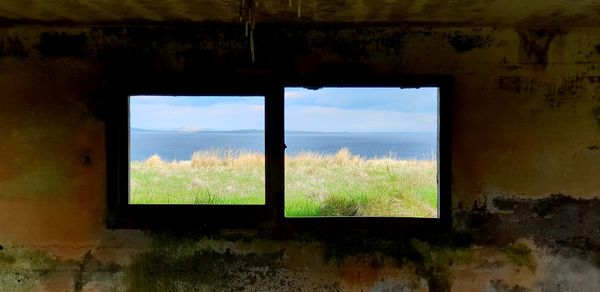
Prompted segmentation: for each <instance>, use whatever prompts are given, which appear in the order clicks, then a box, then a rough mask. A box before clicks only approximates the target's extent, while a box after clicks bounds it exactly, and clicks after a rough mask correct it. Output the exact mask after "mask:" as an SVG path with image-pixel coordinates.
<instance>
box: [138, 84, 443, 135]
mask: <svg viewBox="0 0 600 292" xmlns="http://www.w3.org/2000/svg"><path fill="white" fill-rule="evenodd" d="M437 96H438V91H437V88H420V89H415V88H410V89H400V88H322V89H319V90H310V89H305V88H286V90H285V128H286V131H316V132H435V131H436V130H437ZM130 119H131V120H130V125H131V127H132V128H141V129H153V130H184V131H185V130H189V131H195V130H224V131H230V130H242V129H258V130H262V129H264V97H262V96H254V97H219V96H213V97H205V96H202V97H193V96H188V97H181V96H179V97H176V96H131V97H130Z"/></svg>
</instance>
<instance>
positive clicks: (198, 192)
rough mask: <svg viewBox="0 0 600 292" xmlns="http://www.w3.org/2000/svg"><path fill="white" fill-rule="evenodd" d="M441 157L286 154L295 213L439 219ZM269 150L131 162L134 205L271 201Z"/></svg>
mask: <svg viewBox="0 0 600 292" xmlns="http://www.w3.org/2000/svg"><path fill="white" fill-rule="evenodd" d="M436 173H437V170H436V161H435V160H426V161H423V160H420V161H417V160H397V159H393V158H390V157H384V158H378V159H368V160H367V159H363V158H361V157H359V156H355V155H352V154H351V153H350V152H349V151H348V150H347V149H345V148H342V149H340V150H339V151H338V152H337V153H336V154H334V155H319V154H316V153H310V152H305V153H301V154H298V155H296V156H288V157H286V174H285V176H286V182H285V191H286V206H285V212H286V216H287V217H298V216H386V217H388V216H390V217H436V216H437V211H436V208H437V186H436ZM264 189H265V179H264V156H263V155H262V154H256V153H248V152H235V151H224V150H214V151H208V152H196V153H194V155H193V156H192V159H191V160H189V161H174V162H165V161H163V160H161V159H160V157H158V156H152V157H150V158H149V159H148V160H146V161H138V162H132V163H131V198H130V200H131V203H132V204H264V202H265V201H264Z"/></svg>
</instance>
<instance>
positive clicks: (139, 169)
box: [129, 96, 265, 205]
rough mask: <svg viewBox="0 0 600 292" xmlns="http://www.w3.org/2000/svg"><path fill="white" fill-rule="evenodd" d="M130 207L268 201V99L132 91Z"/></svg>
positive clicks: (130, 105)
mask: <svg viewBox="0 0 600 292" xmlns="http://www.w3.org/2000/svg"><path fill="white" fill-rule="evenodd" d="M129 117H130V118H129V119H130V120H129V123H130V128H129V136H130V185H129V188H130V193H129V203H130V204H210V205H258V204H264V203H265V158H264V149H265V147H264V140H265V138H264V137H265V136H264V97H262V96H260V97H237V96H236V97H233V96H131V97H130V99H129Z"/></svg>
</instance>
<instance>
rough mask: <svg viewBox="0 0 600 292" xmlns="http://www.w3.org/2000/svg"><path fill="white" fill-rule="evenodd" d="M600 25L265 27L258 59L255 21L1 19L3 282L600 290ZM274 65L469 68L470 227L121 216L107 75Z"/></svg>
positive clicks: (149, 287)
mask: <svg viewBox="0 0 600 292" xmlns="http://www.w3.org/2000/svg"><path fill="white" fill-rule="evenodd" d="M599 35H600V29H595V28H569V29H557V28H548V27H545V28H527V27H519V28H509V27H504V28H494V27H467V28H465V27H462V28H461V27H456V28H447V27H446V28H435V27H433V28H425V27H423V28H400V27H396V28H393V27H379V28H374V27H372V28H353V29H344V28H343V27H341V26H322V27H312V28H311V27H303V26H295V27H284V26H276V25H272V26H259V27H258V28H257V31H256V58H257V63H256V64H252V63H251V62H250V54H249V50H248V46H247V40H246V39H244V37H243V27H242V26H241V25H240V26H237V25H218V26H217V25H198V26H131V27H77V26H75V27H35V26H23V27H10V28H2V29H0V133H2V135H1V136H0V137H1V139H0V153H2V155H1V156H0V244H1V246H2V247H1V248H0V290H3V291H13V290H30V289H33V290H36V291H63V290H76V291H81V290H87V291H110V290H129V291H157V290H158V291H172V290H180V291H190V290H192V289H205V290H237V289H240V288H246V289H248V290H260V289H262V290H273V291H282V290H284V291H287V290H334V291H335V290H350V291H351V290H375V291H409V290H421V291H423V290H428V289H430V290H433V291H444V290H453V291H471V290H484V291H527V290H534V291H537V290H544V291H595V290H598V289H600V211H599V210H600V197H599V196H600V179H599V177H598V173H600V96H599V95H598V92H600V67H599V66H600V63H599V62H600V43H598V36H599ZM256 67H261V68H272V69H274V70H276V71H280V72H281V73H282V74H288V75H298V76H309V75H311V74H318V73H319V72H336V70H339V69H340V68H345V69H348V68H350V70H356V72H364V71H365V70H366V71H371V72H375V73H391V72H396V73H397V72H402V73H405V74H448V75H452V76H453V77H454V79H455V89H454V104H453V114H454V117H453V123H454V124H453V131H454V136H453V142H452V154H453V159H452V163H453V192H452V196H453V203H454V208H455V211H454V228H453V230H452V231H451V232H445V233H443V234H432V235H427V236H423V235H421V236H418V237H409V236H405V235H403V234H401V233H400V232H398V234H392V235H387V236H375V237H364V236H363V234H347V233H342V232H340V233H339V234H333V235H330V236H317V235H314V234H313V235H311V234H298V235H294V236H287V237H284V238H282V237H281V236H279V235H274V234H270V233H269V232H264V231H257V230H247V231H235V230H233V231H232V230H225V231H220V232H212V233H210V234H204V233H186V234H177V233H168V232H150V231H141V230H107V229H106V227H105V216H106V203H105V202H106V199H105V192H106V183H105V177H106V170H105V167H106V154H105V150H104V125H105V121H106V119H110V118H111V117H110V116H106V115H105V114H103V110H102V105H103V100H106V99H108V98H111V97H110V96H106V93H105V91H104V90H103V88H104V87H105V86H106V84H107V83H109V82H112V81H114V80H118V79H119V78H131V79H133V80H135V79H137V80H138V81H139V80H140V79H142V78H146V77H149V76H156V75H160V76H164V77H177V76H191V74H198V73H205V72H211V70H217V69H220V70H229V69H231V68H234V69H248V68H250V69H252V68H256ZM223 68H225V69H223ZM142 72H144V73H142ZM136 76H137V77H136Z"/></svg>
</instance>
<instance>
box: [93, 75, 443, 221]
mask: <svg viewBox="0 0 600 292" xmlns="http://www.w3.org/2000/svg"><path fill="white" fill-rule="evenodd" d="M332 76H333V75H332ZM346 77H347V76H346ZM220 80H227V81H219V80H218V79H217V78H215V79H210V80H206V79H205V80H204V81H202V82H199V81H197V80H193V81H190V80H183V81H180V80H173V79H168V80H163V81H157V82H153V83H152V82H144V83H142V84H128V85H125V84H123V83H122V82H121V83H120V84H119V85H117V86H113V87H110V88H109V89H108V90H106V92H105V93H104V94H105V95H106V96H107V98H106V101H105V106H106V108H105V110H106V139H105V143H106V151H107V159H106V169H107V205H108V210H107V225H108V227H109V228H113V229H121V228H125V229H130V228H136V229H183V230H192V229H207V228H208V229H221V228H258V229H281V230H288V231H290V230H291V231H294V230H308V231H312V230H314V231H319V230H324V231H327V232H329V231H331V230H348V229H362V230H396V231H398V230H399V231H405V232H412V231H423V230H427V231H432V230H439V229H447V228H450V227H451V203H452V202H451V180H452V177H451V137H452V135H451V129H452V124H451V122H452V118H451V114H452V86H451V85H452V80H451V79H450V77H448V76H398V75H394V76H389V75H387V76H383V77H382V76H372V77H365V76H355V77H351V78H324V77H323V76H322V75H321V76H315V77H314V79H310V78H296V79H289V80H278V79H275V78H273V76H250V77H248V76H242V77H237V78H225V79H220ZM286 87H305V88H310V89H313V88H315V89H316V88H322V87H393V88H419V87H438V88H439V94H438V174H439V176H438V218H409V217H291V218H288V217H285V189H284V188H285V160H284V159H285V147H286V146H285V125H284V115H285V113H284V110H285V104H284V90H285V88H286ZM133 95H166V96H264V101H265V103H264V104H265V118H264V122H265V204H264V205H175V204H169V205H166V204H165V205H143V204H129V162H130V161H129V153H130V152H129V151H130V150H129V131H130V128H129V97H130V96H133Z"/></svg>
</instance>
